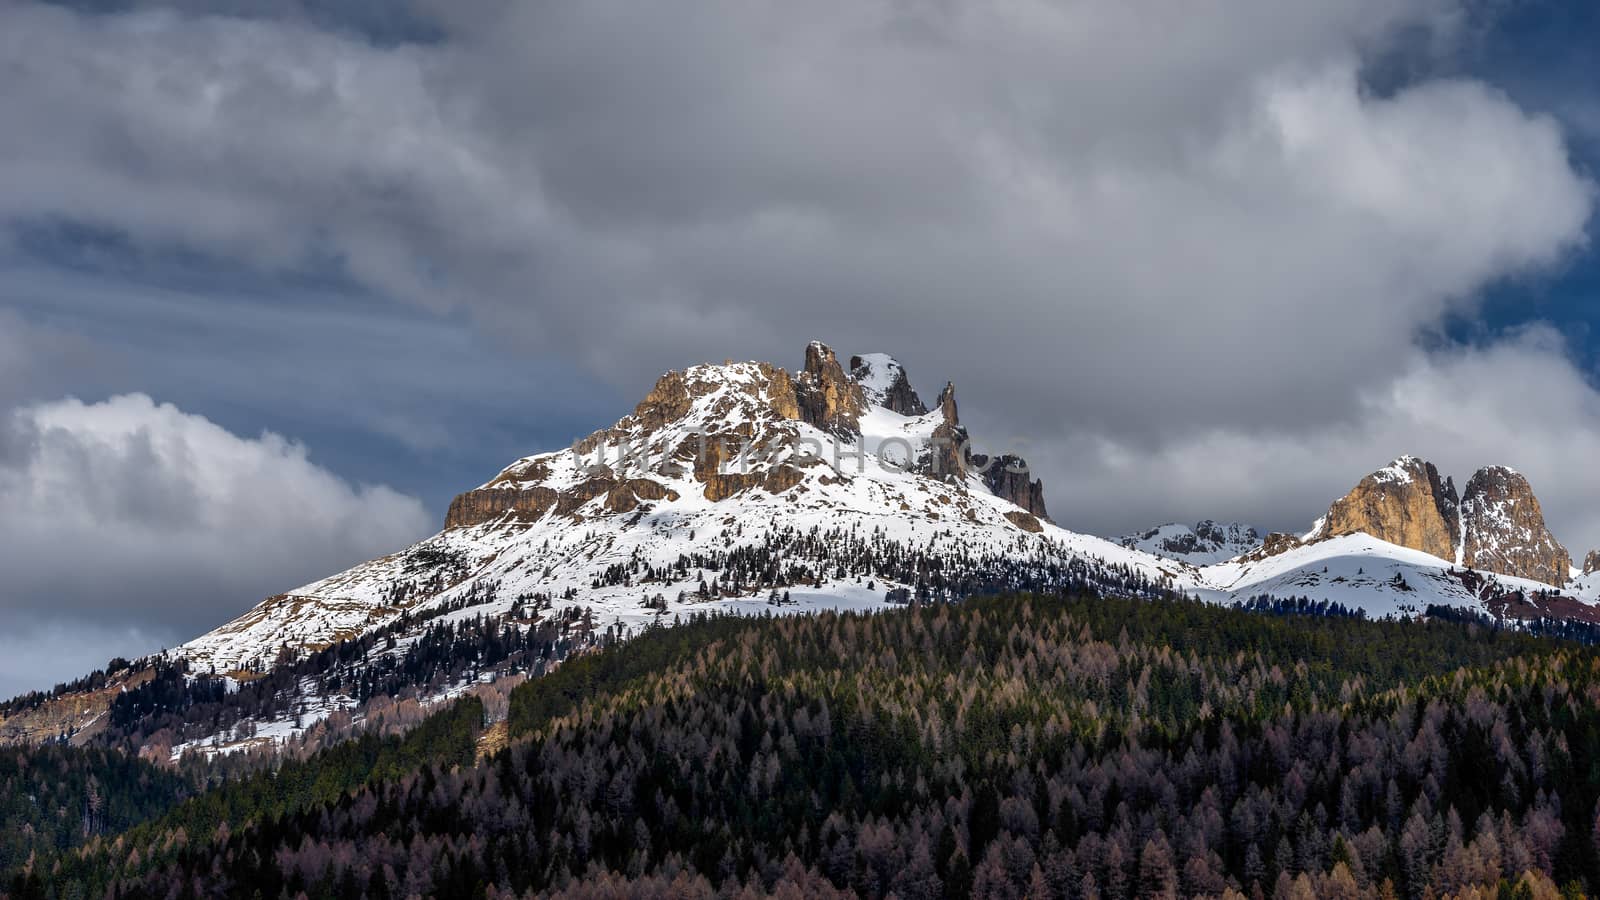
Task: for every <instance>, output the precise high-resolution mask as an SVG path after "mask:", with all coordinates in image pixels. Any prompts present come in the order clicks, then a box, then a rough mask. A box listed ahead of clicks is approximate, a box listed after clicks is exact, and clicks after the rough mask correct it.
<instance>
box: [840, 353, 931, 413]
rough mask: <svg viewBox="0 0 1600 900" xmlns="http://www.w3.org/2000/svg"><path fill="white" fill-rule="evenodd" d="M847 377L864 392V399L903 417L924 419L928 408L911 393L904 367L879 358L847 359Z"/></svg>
mask: <svg viewBox="0 0 1600 900" xmlns="http://www.w3.org/2000/svg"><path fill="white" fill-rule="evenodd" d="M850 377H851V378H854V379H855V380H856V382H857V383H859V384H860V385H861V387H862V389H863V390H864V391H866V394H867V399H868V400H869V401H871V402H873V403H876V404H878V405H879V406H881V407H883V408H884V409H887V410H889V411H891V412H897V413H899V414H900V415H902V416H921V415H926V414H927V412H928V407H927V405H926V404H924V403H923V402H922V398H921V397H918V396H917V392H916V391H915V390H913V389H912V387H911V381H910V379H909V378H907V377H906V370H905V367H904V366H902V365H900V363H899V361H898V360H895V359H893V358H892V357H888V356H884V355H882V354H872V355H869V356H852V357H850Z"/></svg>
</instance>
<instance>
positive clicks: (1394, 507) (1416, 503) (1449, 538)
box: [1313, 456, 1461, 560]
mask: <svg viewBox="0 0 1600 900" xmlns="http://www.w3.org/2000/svg"><path fill="white" fill-rule="evenodd" d="M1459 507H1460V502H1459V500H1458V499H1457V497H1456V488H1455V483H1454V482H1452V481H1450V480H1449V479H1443V480H1441V479H1440V478H1439V470H1438V469H1436V468H1434V466H1433V463H1430V462H1426V461H1424V460H1421V459H1418V458H1416V457H1415V456H1402V457H1400V458H1399V459H1397V460H1395V461H1394V462H1393V463H1391V464H1389V465H1388V466H1386V467H1384V468H1382V469H1379V470H1378V471H1376V472H1373V473H1372V474H1371V475H1368V476H1367V477H1365V478H1363V479H1361V483H1360V484H1358V485H1356V487H1355V490H1353V491H1351V492H1350V493H1348V494H1346V495H1344V496H1343V497H1341V498H1339V499H1338V500H1336V501H1334V504H1333V506H1332V507H1331V508H1330V509H1329V510H1328V515H1327V518H1326V519H1324V520H1323V523H1322V526H1321V528H1320V529H1319V530H1318V531H1317V532H1316V533H1315V534H1314V535H1313V537H1316V538H1331V537H1339V536H1340V535H1346V534H1356V533H1358V532H1364V533H1366V534H1370V535H1372V536H1373V537H1375V538H1378V539H1379V540H1383V541H1388V542H1389V543H1391V544H1399V545H1400V546H1402V547H1410V548H1412V549H1413V550H1421V551H1422V552H1424V553H1430V554H1432V555H1434V556H1437V557H1439V558H1440V559H1447V560H1453V559H1455V556H1456V544H1457V543H1458V542H1459V541H1460V538H1461V524H1460V522H1461V520H1460V510H1459Z"/></svg>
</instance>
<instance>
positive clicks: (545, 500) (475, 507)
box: [444, 487, 558, 528]
mask: <svg viewBox="0 0 1600 900" xmlns="http://www.w3.org/2000/svg"><path fill="white" fill-rule="evenodd" d="M557 499H558V498H557V496H556V492H555V491H553V490H551V489H550V488H547V487H528V488H479V489H478V490H475V491H467V492H466V493H464V494H458V495H456V498H455V499H454V500H452V501H450V510H449V511H448V512H446V513H445V516H444V527H445V528H471V527H472V526H474V525H481V524H483V523H484V522H493V521H496V520H498V519H500V518H502V517H504V516H506V515H508V514H510V515H512V516H514V517H515V518H516V519H519V520H521V521H526V522H533V521H537V520H538V519H541V518H543V517H544V514H545V513H547V512H549V511H550V509H551V507H553V506H555V505H556V500H557Z"/></svg>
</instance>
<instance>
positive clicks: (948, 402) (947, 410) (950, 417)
mask: <svg viewBox="0 0 1600 900" xmlns="http://www.w3.org/2000/svg"><path fill="white" fill-rule="evenodd" d="M933 406H934V408H935V409H937V410H939V411H940V412H941V413H943V414H944V421H945V424H947V425H950V426H956V425H960V424H961V417H960V416H959V415H958V414H957V413H956V386H955V382H952V381H946V382H945V383H944V390H942V391H940V392H939V399H938V400H936V401H934V404H933Z"/></svg>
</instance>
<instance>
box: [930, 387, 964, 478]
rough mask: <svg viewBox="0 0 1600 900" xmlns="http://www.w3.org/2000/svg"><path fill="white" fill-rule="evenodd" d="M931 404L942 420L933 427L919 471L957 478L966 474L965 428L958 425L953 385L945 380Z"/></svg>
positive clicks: (959, 417) (958, 419)
mask: <svg viewBox="0 0 1600 900" xmlns="http://www.w3.org/2000/svg"><path fill="white" fill-rule="evenodd" d="M934 408H935V409H937V410H939V412H940V414H941V415H943V417H944V421H943V422H940V423H939V424H938V425H937V426H935V427H934V429H933V435H932V439H933V440H932V445H931V446H930V447H929V448H928V458H927V459H926V460H924V461H923V465H922V472H923V474H926V475H931V476H933V477H935V478H940V479H943V480H945V481H954V482H960V481H963V480H965V479H966V477H967V459H966V450H967V429H965V428H963V427H961V416H960V414H959V413H957V411H956V386H955V385H954V384H952V383H950V382H948V381H947V382H945V385H944V390H942V391H940V392H939V400H938V402H937V403H935V404H934Z"/></svg>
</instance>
